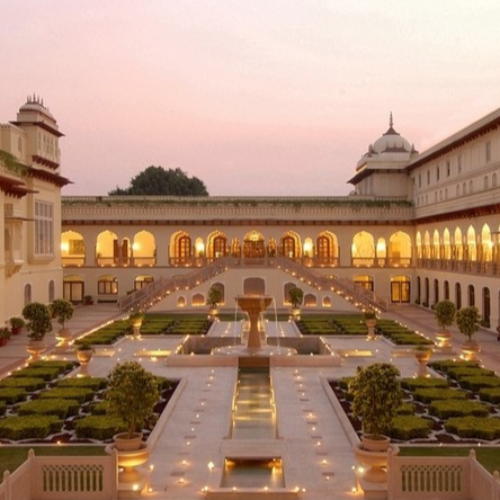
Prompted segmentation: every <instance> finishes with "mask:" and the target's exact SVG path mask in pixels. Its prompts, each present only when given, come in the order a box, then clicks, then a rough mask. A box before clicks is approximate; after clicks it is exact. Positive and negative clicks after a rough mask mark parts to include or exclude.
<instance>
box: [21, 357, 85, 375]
mask: <svg viewBox="0 0 500 500" xmlns="http://www.w3.org/2000/svg"><path fill="white" fill-rule="evenodd" d="M76 366H77V363H76V362H74V361H60V360H55V359H54V360H47V361H45V360H40V361H34V362H33V363H30V368H57V369H58V370H59V373H64V372H67V371H68V370H71V369H73V368H75V367H76Z"/></svg>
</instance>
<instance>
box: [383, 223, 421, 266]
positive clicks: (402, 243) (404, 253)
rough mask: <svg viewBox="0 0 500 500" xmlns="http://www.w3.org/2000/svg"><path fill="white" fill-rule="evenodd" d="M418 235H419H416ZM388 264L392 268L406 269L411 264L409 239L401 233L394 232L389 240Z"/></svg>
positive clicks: (405, 234)
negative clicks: (402, 267) (400, 267)
mask: <svg viewBox="0 0 500 500" xmlns="http://www.w3.org/2000/svg"><path fill="white" fill-rule="evenodd" d="M417 234H418V235H420V233H417ZM388 257H389V263H390V265H392V266H404V267H408V266H409V265H410V264H411V238H410V235H409V234H407V233H405V232H403V231H396V232H395V233H393V234H392V235H391V237H390V238H389V251H388Z"/></svg>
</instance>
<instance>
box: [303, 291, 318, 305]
mask: <svg viewBox="0 0 500 500" xmlns="http://www.w3.org/2000/svg"><path fill="white" fill-rule="evenodd" d="M316 305H317V301H316V295H313V294H312V293H306V294H305V295H304V306H305V307H316Z"/></svg>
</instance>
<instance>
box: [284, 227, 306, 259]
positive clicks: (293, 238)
mask: <svg viewBox="0 0 500 500" xmlns="http://www.w3.org/2000/svg"><path fill="white" fill-rule="evenodd" d="M279 253H280V255H282V256H283V257H288V258H289V259H299V258H300V257H301V253H302V248H301V243H300V236H299V235H298V234H297V233H296V232H294V231H287V232H286V233H284V234H283V236H282V237H281V239H280V247H279Z"/></svg>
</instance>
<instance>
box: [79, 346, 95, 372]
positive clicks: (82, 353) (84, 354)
mask: <svg viewBox="0 0 500 500" xmlns="http://www.w3.org/2000/svg"><path fill="white" fill-rule="evenodd" d="M93 353H94V350H93V349H77V351H76V357H77V359H78V362H79V363H80V372H81V373H82V374H85V375H86V374H87V369H88V366H89V363H90V360H91V359H92V354H93Z"/></svg>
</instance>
